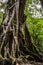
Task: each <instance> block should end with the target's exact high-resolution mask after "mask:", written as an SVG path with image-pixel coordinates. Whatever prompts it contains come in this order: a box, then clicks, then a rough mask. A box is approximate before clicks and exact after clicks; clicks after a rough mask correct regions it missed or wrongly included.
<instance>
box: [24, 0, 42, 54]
mask: <svg viewBox="0 0 43 65" xmlns="http://www.w3.org/2000/svg"><path fill="white" fill-rule="evenodd" d="M31 2H32V0H30V1H29V0H27V2H26V7H25V11H24V12H25V15H26V16H27V18H26V24H27V27H28V30H29V32H30V35H31V40H32V43H33V44H35V45H36V46H37V48H38V49H39V51H40V52H42V53H43V18H32V17H31V16H30V15H31V14H30V13H29V11H28V6H29V3H31Z"/></svg>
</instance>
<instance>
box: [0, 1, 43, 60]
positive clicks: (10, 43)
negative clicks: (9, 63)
mask: <svg viewBox="0 0 43 65" xmlns="http://www.w3.org/2000/svg"><path fill="white" fill-rule="evenodd" d="M25 3H26V0H8V3H7V7H6V10H5V14H4V15H3V22H2V24H1V31H2V32H1V35H0V54H1V55H2V57H3V58H5V57H6V58H10V57H13V58H21V59H22V58H24V59H27V60H35V61H43V55H42V54H41V53H40V52H39V51H38V49H37V48H36V46H35V45H34V44H33V43H32V42H31V36H30V33H29V31H28V28H27V26H26V22H25V20H26V16H25V14H24V8H25Z"/></svg>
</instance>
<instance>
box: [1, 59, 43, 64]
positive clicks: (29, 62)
mask: <svg viewBox="0 0 43 65" xmlns="http://www.w3.org/2000/svg"><path fill="white" fill-rule="evenodd" d="M0 65H43V62H35V61H24V60H17V59H16V60H15V61H13V62H12V60H11V59H0Z"/></svg>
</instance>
